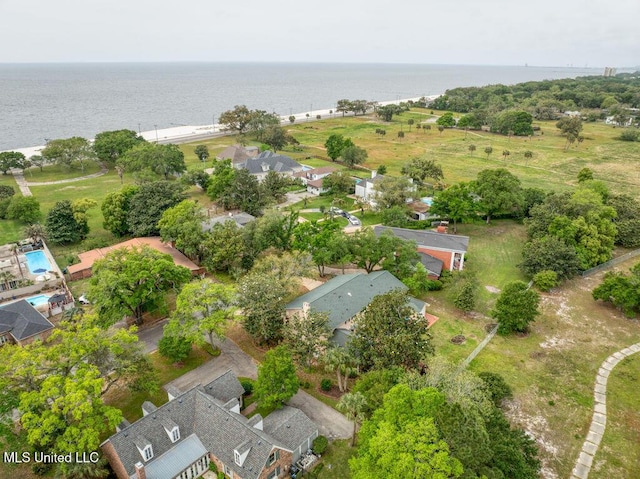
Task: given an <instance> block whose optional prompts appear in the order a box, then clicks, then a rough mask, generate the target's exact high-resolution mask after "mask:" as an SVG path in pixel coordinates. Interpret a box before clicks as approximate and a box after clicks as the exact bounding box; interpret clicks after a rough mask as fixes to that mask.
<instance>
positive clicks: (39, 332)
mask: <svg viewBox="0 0 640 479" xmlns="http://www.w3.org/2000/svg"><path fill="white" fill-rule="evenodd" d="M52 331H53V324H51V322H50V321H49V320H48V319H47V318H45V317H44V316H43V315H42V314H40V313H39V312H38V310H37V309H35V308H34V307H33V306H32V305H31V304H29V302H28V301H26V300H24V299H21V300H20V301H15V302H13V303H9V304H5V305H4V306H0V346H2V345H3V344H5V343H10V344H18V345H19V346H24V345H26V344H30V343H32V342H34V341H36V340H42V341H44V340H45V339H46V338H48V337H49V335H50V334H51V332H52Z"/></svg>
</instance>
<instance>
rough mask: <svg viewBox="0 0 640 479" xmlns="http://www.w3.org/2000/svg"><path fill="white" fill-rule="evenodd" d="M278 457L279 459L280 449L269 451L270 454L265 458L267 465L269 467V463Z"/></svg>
mask: <svg viewBox="0 0 640 479" xmlns="http://www.w3.org/2000/svg"><path fill="white" fill-rule="evenodd" d="M278 459H280V451H279V450H278V449H276V450H275V451H273V452H272V453H271V455H270V456H269V459H267V467H269V466H270V465H271V464H273V463H274V462H276V461H277V460H278Z"/></svg>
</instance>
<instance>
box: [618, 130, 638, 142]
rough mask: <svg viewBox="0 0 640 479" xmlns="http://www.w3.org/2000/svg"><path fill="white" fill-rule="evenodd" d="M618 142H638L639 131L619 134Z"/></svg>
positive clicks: (625, 131) (627, 131) (626, 131)
mask: <svg viewBox="0 0 640 479" xmlns="http://www.w3.org/2000/svg"><path fill="white" fill-rule="evenodd" d="M618 140H622V141H638V140H640V131H638V130H624V131H623V132H622V133H620V136H619V137H618Z"/></svg>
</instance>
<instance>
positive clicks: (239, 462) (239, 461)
mask: <svg viewBox="0 0 640 479" xmlns="http://www.w3.org/2000/svg"><path fill="white" fill-rule="evenodd" d="M233 459H234V461H235V462H236V464H237V465H238V466H242V458H241V457H240V453H239V452H238V451H233Z"/></svg>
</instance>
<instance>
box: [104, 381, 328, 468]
mask: <svg viewBox="0 0 640 479" xmlns="http://www.w3.org/2000/svg"><path fill="white" fill-rule="evenodd" d="M168 392H169V402H168V403H166V404H164V405H163V406H161V407H156V406H154V405H153V404H152V403H150V402H145V403H144V404H143V414H144V416H143V417H142V418H141V419H139V420H138V421H136V422H134V423H133V424H130V423H128V422H127V421H123V423H122V424H120V425H119V426H118V428H117V432H116V434H114V435H113V436H111V437H110V438H109V439H107V440H106V441H105V442H103V443H102V444H101V448H102V451H103V453H104V455H105V457H106V458H107V459H108V461H109V463H110V464H111V467H112V468H113V470H114V472H115V473H116V475H117V477H118V478H119V479H193V478H197V477H200V476H202V475H203V474H204V473H205V472H206V471H207V470H208V469H209V464H210V463H211V462H213V463H214V464H215V465H216V467H217V468H218V470H219V471H222V472H224V473H225V474H226V475H227V477H229V478H231V479H274V478H279V477H284V476H285V475H286V473H287V471H288V470H289V468H290V467H291V464H293V463H295V461H297V459H298V458H299V457H300V455H301V454H302V453H303V452H306V451H307V449H309V448H310V447H311V443H312V441H313V439H315V438H316V437H317V436H318V428H317V426H316V425H315V424H314V423H313V422H312V421H311V420H310V419H309V418H308V417H307V416H306V415H305V414H304V413H303V412H302V411H300V410H299V409H296V408H292V407H289V406H284V407H283V408H282V409H280V410H277V411H274V412H273V413H271V414H269V415H268V416H267V417H265V418H263V417H262V416H260V415H259V414H257V415H255V416H253V417H251V418H250V419H247V418H245V417H244V416H243V415H242V414H240V407H241V406H240V405H241V402H240V401H241V396H242V393H243V392H244V389H243V388H242V386H241V385H240V383H239V382H238V380H237V378H236V377H235V376H234V375H233V373H232V372H231V371H227V372H226V373H225V374H223V375H222V376H220V377H218V378H216V379H214V380H213V381H212V382H211V383H209V384H207V385H206V386H196V387H194V388H192V389H190V390H189V391H187V392H184V393H181V392H179V391H177V390H175V389H171V390H169V391H168Z"/></svg>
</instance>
